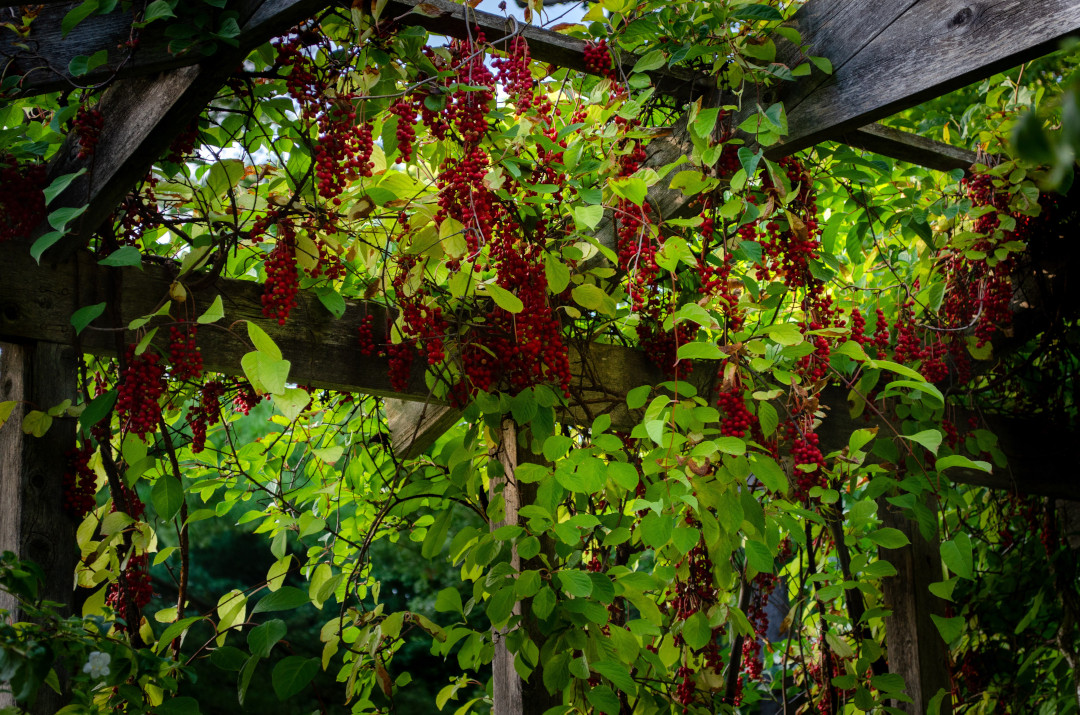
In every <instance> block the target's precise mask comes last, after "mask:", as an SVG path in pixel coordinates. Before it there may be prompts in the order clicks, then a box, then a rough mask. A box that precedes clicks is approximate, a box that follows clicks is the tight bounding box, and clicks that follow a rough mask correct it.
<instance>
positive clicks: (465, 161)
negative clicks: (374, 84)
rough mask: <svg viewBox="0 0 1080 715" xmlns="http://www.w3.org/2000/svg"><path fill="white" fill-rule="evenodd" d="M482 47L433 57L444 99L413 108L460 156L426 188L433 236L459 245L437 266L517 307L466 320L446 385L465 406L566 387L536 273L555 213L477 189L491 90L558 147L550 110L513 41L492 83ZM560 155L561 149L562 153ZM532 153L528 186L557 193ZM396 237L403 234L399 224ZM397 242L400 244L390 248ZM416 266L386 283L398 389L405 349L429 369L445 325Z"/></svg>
mask: <svg viewBox="0 0 1080 715" xmlns="http://www.w3.org/2000/svg"><path fill="white" fill-rule="evenodd" d="M484 42H485V40H484V37H483V34H482V33H480V34H479V35H478V36H477V38H476V40H475V41H471V42H470V41H455V42H453V43H451V45H450V48H449V55H450V62H449V65H446V63H445V60H443V59H442V58H441V57H438V56H437V55H433V54H432V55H429V56H431V57H435V58H437V59H438V60H439V63H441V65H442V67H443V69H445V70H446V72H445V77H444V79H443V82H444V84H445V91H444V92H442V93H441V94H440V95H439V100H440V102H442V109H441V110H440V111H438V112H436V111H433V110H432V109H431V105H432V104H433V102H429V101H423V102H420V103H421V104H422V106H423V109H422V110H421V116H422V118H423V121H424V123H425V124H426V125H427V128H428V131H430V133H431V134H432V135H433V136H435V137H444V136H447V135H449V134H450V133H451V132H453V134H454V136H456V137H457V139H458V140H459V143H460V153H459V154H458V155H457V156H449V157H447V158H446V159H445V160H444V161H443V163H442V165H441V166H440V167H439V173H438V176H437V180H436V182H437V187H438V190H439V195H438V210H437V212H436V215H435V223H436V226H437V227H438V228H439V229H440V232H442V231H445V226H446V225H451V226H453V227H455V228H456V229H457V231H458V233H457V234H456V235H455V236H454V239H455V240H456V241H460V242H461V243H463V244H464V252H463V253H462V254H455V255H454V256H453V257H452V258H450V259H449V260H447V262H446V265H447V267H448V268H449V270H450V272H451V275H454V274H457V273H460V272H462V271H468V272H471V276H470V281H476V282H477V283H480V282H487V283H489V284H493V285H495V286H497V288H498V289H501V290H502V291H506V292H509V293H513V294H514V295H515V296H516V298H517V300H519V301H520V302H521V304H522V308H521V310H519V311H515V312H510V311H509V310H507V309H505V308H503V307H501V306H500V305H498V304H497V303H495V302H493V301H492V302H487V301H485V302H484V303H482V304H481V305H480V306H479V307H478V309H477V310H473V311H471V312H472V314H473V316H474V319H473V321H472V322H471V325H470V327H469V329H468V330H467V331H465V332H463V333H462V334H461V335H460V336H459V347H458V350H457V354H458V356H459V358H460V370H461V374H460V378H459V379H458V380H457V382H456V383H455V384H453V385H452V386H451V395H452V397H453V398H454V399H456V400H464V399H467V397H468V395H470V394H471V393H472V392H473V391H475V390H494V389H506V390H509V391H511V392H518V391H520V390H522V389H524V388H526V387H529V386H531V385H536V384H540V383H546V384H555V385H559V386H560V387H561V388H562V389H563V390H566V389H567V387H568V385H569V380H570V369H569V360H568V357H567V352H566V348H565V345H564V344H563V341H562V329H561V324H560V323H559V320H558V318H557V316H556V314H555V311H554V310H553V309H552V306H551V305H550V303H549V301H548V296H547V292H548V284H547V277H546V273H545V270H544V251H543V248H544V245H545V241H546V239H547V238H548V232H549V227H548V221H547V219H546V218H545V216H546V215H547V214H548V212H550V213H552V214H557V213H558V207H557V205H552V206H550V207H544V208H546V209H547V211H544V210H542V208H541V205H540V204H539V203H527V204H526V203H523V204H522V206H521V207H515V206H513V205H508V204H507V203H506V202H504V201H503V200H501V199H500V198H499V195H498V194H497V192H496V190H495V189H494V188H493V185H492V184H491V183H489V181H487V177H488V174H489V173H490V172H492V171H493V170H494V169H495V167H496V164H495V163H493V161H492V159H491V157H490V155H489V154H488V152H487V150H486V149H485V148H484V146H483V145H482V143H481V140H482V139H483V138H484V137H485V135H486V134H487V132H488V128H489V120H488V112H489V110H490V108H491V105H492V103H493V102H494V98H495V95H496V88H497V86H498V85H499V84H501V85H502V86H503V87H504V88H505V89H506V91H507V92H508V93H510V94H511V97H512V99H513V101H514V102H515V105H516V107H517V111H518V112H519V113H523V112H526V111H528V112H530V116H533V117H535V118H536V119H537V120H538V121H539V122H541V123H542V125H543V126H544V130H543V131H544V132H545V133H546V134H547V136H548V137H549V138H550V139H551V140H552V141H553V142H555V141H557V139H558V137H557V132H556V130H555V128H554V126H553V121H552V116H551V115H552V113H553V111H554V110H553V107H552V106H551V103H550V102H549V101H548V100H547V99H546V98H538V97H537V96H536V93H535V90H534V88H533V86H532V81H531V76H530V75H529V74H528V65H527V58H528V47H527V45H526V44H525V41H524V40H523V39H521V38H517V39H516V40H515V41H513V42H511V44H510V54H509V56H508V57H506V58H500V59H498V60H496V61H495V62H493V63H492V65H493V66H494V67H495V69H496V72H497V74H492V72H491V70H490V69H488V66H487V65H486V64H485V61H484V58H485V52H486V49H485V46H484ZM429 91H430V90H429ZM398 116H399V127H400V126H401V124H402V119H403V116H402V115H401V114H400V113H399V114H398ZM565 146H566V144H565V142H563V143H562V147H565ZM519 151H520V150H519ZM536 151H537V157H536V164H535V170H534V173H533V176H532V177H531V178H530V184H531V185H533V186H535V185H538V184H552V185H556V186H559V185H562V184H564V183H565V181H564V178H565V177H562V176H561V175H559V173H558V171H557V170H556V169H555V168H554V166H553V164H555V163H556V162H561V160H562V156H561V153H560V152H559V151H557V150H551V149H548V148H538V149H536ZM503 182H504V183H503V185H502V188H503V189H505V190H507V191H509V192H515V191H516V192H520V193H521V195H522V196H523V197H524V199H525V200H526V201H528V200H529V199H530V198H532V197H536V196H537V193H536V191H535V190H533V189H531V188H530V187H528V186H521V185H519V184H518V183H517V182H516V181H515V180H514V179H513V178H511V177H503ZM551 198H552V199H553V204H557V203H558V202H560V201H561V200H562V190H561V189H560V190H558V191H556V192H555V193H554V195H552V196H551ZM533 207H535V209H534V208H533ZM523 211H529V212H531V213H532V214H533V215H532V216H531V218H532V219H533V220H532V221H531V222H529V224H527V223H526V222H525V221H524V220H523V217H522V212H523ZM447 222H451V223H450V224H448V223H447ZM402 223H403V225H404V222H402ZM404 230H405V232H406V233H407V232H408V231H409V228H408V226H407V225H405V228H404ZM403 239H404V236H402V238H401V239H399V240H402V241H403ZM418 260H419V259H418V258H417V257H416V256H414V255H405V256H401V257H399V258H398V273H397V275H396V277H395V279H394V281H393V285H394V289H395V296H396V302H397V304H398V305H399V306H400V309H401V322H400V323H399V326H400V328H401V333H402V336H403V337H404V339H403V340H402V342H401V343H398V344H395V345H391V346H389V349H388V353H389V356H390V361H391V381H392V383H394V384H398V385H404V384H406V383H407V379H408V374H409V370H410V369H411V363H410V359H411V358H410V357H409V354H410V350H411V349H415V350H417V351H419V353H420V354H421V355H424V356H425V357H426V360H427V362H428V364H429V365H432V366H434V365H438V364H439V363H441V362H443V361H444V360H445V359H446V351H445V347H444V345H443V336H444V335H445V333H446V331H447V329H448V321H447V320H446V318H445V311H444V310H443V309H442V308H440V307H439V306H438V305H437V301H436V300H435V297H434V294H433V293H432V291H431V290H430V289H429V288H428V287H426V286H425V285H424V283H423V282H422V281H418V280H417V279H416V276H418V275H420V273H419V272H420V271H421V270H422V268H421V266H420V265H418ZM410 275H412V276H413V278H412V279H410V278H409V276H410ZM417 283H419V285H416V284H417ZM481 292H482V291H481Z"/></svg>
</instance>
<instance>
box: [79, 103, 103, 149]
mask: <svg viewBox="0 0 1080 715" xmlns="http://www.w3.org/2000/svg"><path fill="white" fill-rule="evenodd" d="M74 125H75V133H76V134H77V135H78V137H79V158H80V159H86V158H89V157H91V156H93V154H94V149H95V148H96V147H97V144H98V141H99V140H100V139H101V130H102V128H103V127H104V126H105V117H104V116H103V115H102V114H101V110H100V109H98V108H96V107H95V108H94V109H87V108H86V107H85V106H82V107H79V111H77V112H76V113H75V122H74Z"/></svg>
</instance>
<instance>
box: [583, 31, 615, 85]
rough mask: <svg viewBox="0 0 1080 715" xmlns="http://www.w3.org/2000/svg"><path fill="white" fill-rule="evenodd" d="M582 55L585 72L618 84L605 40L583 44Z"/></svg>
mask: <svg viewBox="0 0 1080 715" xmlns="http://www.w3.org/2000/svg"><path fill="white" fill-rule="evenodd" d="M584 55H585V71H586V72H588V73H589V74H595V75H599V76H601V77H607V78H608V79H610V80H611V81H612V82H613V83H615V84H616V85H618V84H619V73H618V71H617V70H616V69H615V64H614V63H613V62H612V61H611V53H610V52H609V51H608V45H607V40H606V39H604V38H600V40H599V41H598V42H587V43H585V51H584Z"/></svg>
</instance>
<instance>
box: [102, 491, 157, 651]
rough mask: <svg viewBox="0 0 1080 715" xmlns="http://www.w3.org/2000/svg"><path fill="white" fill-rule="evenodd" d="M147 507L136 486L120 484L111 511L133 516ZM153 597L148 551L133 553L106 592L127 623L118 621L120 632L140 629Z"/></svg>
mask: <svg viewBox="0 0 1080 715" xmlns="http://www.w3.org/2000/svg"><path fill="white" fill-rule="evenodd" d="M145 510H146V506H145V505H144V504H143V503H142V501H140V500H139V495H138V494H136V493H135V490H134V489H131V488H130V487H126V486H123V485H121V487H120V493H119V494H114V495H113V505H112V511H114V512H116V511H121V512H123V513H125V514H127V515H128V516H130V517H131V518H132V519H139V518H141V517H142V515H143V512H144V511H145ZM153 597H154V589H153V586H151V584H150V571H149V561H148V559H147V556H146V554H145V553H134V552H133V553H130V554H129V555H128V556H127V559H126V561H125V562H123V563H121V564H120V574H119V575H118V577H117V579H116V580H115V581H113V582H112V583H110V584H109V588H108V591H106V593H105V603H106V604H107V605H108V606H109V607H110V608H112V609H113V610H114V611H115V612H116V614H117V616H119V617H120V618H121V619H123V621H124V623H117V624H116V625H115V628H116V629H117V630H118V631H121V632H122V631H137V630H138V629H139V621H140V619H141V617H142V616H141V613H142V609H143V608H145V607H146V606H147V604H149V603H150V599H152V598H153Z"/></svg>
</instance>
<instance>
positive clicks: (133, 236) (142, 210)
mask: <svg viewBox="0 0 1080 715" xmlns="http://www.w3.org/2000/svg"><path fill="white" fill-rule="evenodd" d="M157 183H158V180H157V179H156V178H155V177H154V176H152V175H150V174H148V175H147V176H146V177H145V178H144V179H143V185H142V188H141V190H137V191H132V192H131V193H129V194H128V195H127V196H125V197H124V200H123V201H122V202H121V203H120V206H119V208H118V210H117V211H118V214H119V217H120V236H119V243H120V244H121V245H124V246H135V247H136V248H138V247H139V244H140V242H141V241H142V237H143V234H144V233H146V232H147V231H153V230H154V229H157V228H159V227H160V226H161V218H162V217H161V211H160V209H159V208H158V203H157V195H156V194H155V192H154V187H155V186H157Z"/></svg>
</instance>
